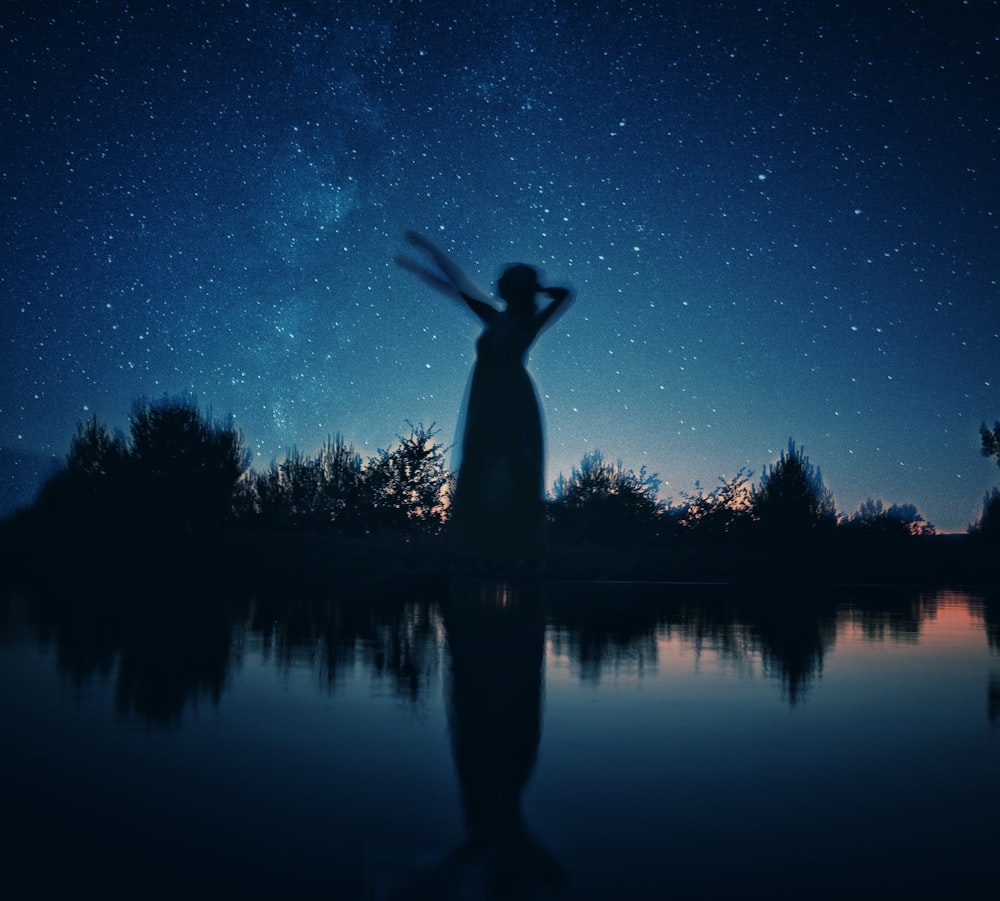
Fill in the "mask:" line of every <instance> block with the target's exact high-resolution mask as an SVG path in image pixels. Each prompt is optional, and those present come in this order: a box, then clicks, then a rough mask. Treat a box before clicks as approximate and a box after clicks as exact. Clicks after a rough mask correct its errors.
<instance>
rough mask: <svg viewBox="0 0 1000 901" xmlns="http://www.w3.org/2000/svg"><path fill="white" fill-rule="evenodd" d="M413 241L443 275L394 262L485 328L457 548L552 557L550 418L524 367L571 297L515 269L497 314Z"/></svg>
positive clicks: (455, 270)
mask: <svg viewBox="0 0 1000 901" xmlns="http://www.w3.org/2000/svg"><path fill="white" fill-rule="evenodd" d="M406 238H407V240H408V241H409V242H410V244H412V245H413V246H414V247H417V248H419V249H420V250H422V251H424V252H425V253H427V254H428V255H429V256H430V257H431V258H432V259H433V261H434V263H435V264H436V265H437V267H438V269H439V270H440V273H441V274H440V275H439V274H437V273H434V272H431V271H428V270H427V269H425V268H424V267H423V266H421V265H420V264H419V263H416V262H414V261H412V260H410V259H407V258H405V257H397V259H396V261H397V262H398V263H399V264H400V265H401V266H402V267H403V268H405V269H408V270H409V271H411V272H413V273H415V274H416V275H418V276H419V277H420V278H422V279H423V280H424V281H425V282H427V283H428V284H430V285H432V286H433V287H435V288H437V289H438V290H439V291H442V292H443V293H445V294H448V295H449V296H452V297H456V298H458V299H460V300H462V301H464V302H465V303H466V304H467V305H468V307H469V308H470V309H471V310H472V311H473V312H474V313H475V314H476V316H478V317H479V319H480V320H481V321H482V323H483V325H484V328H483V332H482V334H481V335H480V337H479V340H478V341H477V342H476V365H475V368H474V370H473V373H472V382H471V385H470V388H469V394H468V401H467V405H466V409H465V426H464V430H463V433H462V438H461V441H462V446H461V450H462V457H461V464H460V466H459V471H458V483H457V485H456V489H455V495H454V497H453V499H452V511H451V527H450V528H451V534H452V542H453V543H452V546H453V548H454V549H455V550H456V551H457V552H459V553H460V554H462V555H463V556H466V557H476V558H488V559H493V560H503V561H535V562H540V561H541V559H542V557H543V556H544V550H545V513H544V508H543V506H542V496H543V493H544V491H543V486H542V480H543V446H542V445H543V439H542V418H541V411H540V409H539V405H538V398H537V397H536V395H535V388H534V385H533V384H532V382H531V377H530V376H529V375H528V372H527V370H526V369H525V359H526V357H527V354H528V350H529V348H530V347H531V345H532V343H533V342H534V340H535V338H537V337H538V334H539V332H540V331H541V330H542V329H543V328H544V327H545V326H546V325H547V324H548V323H549V322H551V321H552V319H553V318H554V317H555V315H556V314H557V313H559V312H560V311H561V310H562V309H563V308H564V307H565V305H566V302H567V301H568V300H569V297H570V292H569V291H568V290H567V289H566V288H542V287H541V285H540V284H539V282H538V272H537V271H536V270H535V269H533V268H532V267H531V266H526V265H524V264H517V265H514V266H511V267H510V268H508V269H507V270H506V271H505V272H504V273H503V275H502V276H501V277H500V280H499V282H498V283H497V292H498V293H499V295H500V297H501V298H502V299H503V300H504V301H505V303H506V307H505V308H504V309H503V310H498V309H497V308H496V307H495V306H494V302H493V300H492V299H491V298H490V296H489V295H488V294H486V293H485V292H483V291H482V290H481V289H479V288H478V287H476V285H475V284H474V283H473V282H472V280H471V279H470V278H469V277H468V275H466V274H465V272H463V271H462V269H461V268H460V267H459V266H458V264H457V263H455V261H454V260H453V259H452V258H451V257H449V256H448V255H447V254H446V253H445V252H444V251H443V250H441V249H440V248H439V247H437V246H436V245H435V244H433V243H432V242H431V241H430V240H428V239H427V238H425V237H424V236H423V235H420V234H417V233H416V232H407V233H406ZM539 294H545V295H547V296H548V297H549V298H550V299H551V303H549V304H548V305H547V306H545V307H544V308H542V309H539V307H538V304H537V302H536V298H537V295H539Z"/></svg>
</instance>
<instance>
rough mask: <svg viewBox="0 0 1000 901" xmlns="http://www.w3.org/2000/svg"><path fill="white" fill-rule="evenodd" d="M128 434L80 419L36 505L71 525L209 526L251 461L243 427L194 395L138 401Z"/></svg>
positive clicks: (229, 502) (46, 517) (49, 518)
mask: <svg viewBox="0 0 1000 901" xmlns="http://www.w3.org/2000/svg"><path fill="white" fill-rule="evenodd" d="M129 426H130V429H129V437H128V438H127V439H126V437H125V436H124V435H122V434H120V433H116V434H115V435H111V434H110V433H109V432H108V430H107V428H106V427H105V426H104V425H103V423H99V422H98V421H97V419H96V417H95V418H92V419H90V420H89V421H87V422H81V423H78V424H77V428H76V434H75V435H74V436H73V439H72V441H71V442H70V449H69V453H68V454H67V456H66V467H65V469H64V470H62V471H61V472H59V473H58V474H56V475H55V476H54V477H53V478H52V479H51V480H49V482H48V483H47V484H46V485H45V486H44V487H43V489H42V491H41V493H40V495H39V498H38V501H37V503H36V504H35V506H34V510H35V513H36V514H37V515H40V516H41V517H42V519H43V521H46V522H63V523H65V524H68V525H73V526H78V527H80V526H85V525H87V524H103V525H109V524H136V525H154V526H182V527H191V526H211V525H216V524H218V523H220V522H221V521H222V520H223V519H225V518H226V517H228V516H229V515H230V514H231V512H232V506H233V497H234V490H235V487H236V484H237V481H238V480H239V478H240V477H241V476H242V474H243V473H244V472H245V471H246V469H247V467H248V465H249V454H248V452H247V451H246V449H245V448H244V443H243V435H242V434H241V433H240V432H238V431H237V430H236V429H234V428H232V427H231V426H228V427H224V426H220V425H216V424H215V423H213V422H212V420H211V418H210V416H202V414H201V413H200V412H199V410H198V405H197V401H196V400H195V399H194V398H193V397H190V396H182V397H178V398H170V397H164V398H162V399H161V400H158V401H151V402H148V401H144V400H140V401H137V402H136V403H135V404H134V405H133V407H132V413H131V415H130V417H129Z"/></svg>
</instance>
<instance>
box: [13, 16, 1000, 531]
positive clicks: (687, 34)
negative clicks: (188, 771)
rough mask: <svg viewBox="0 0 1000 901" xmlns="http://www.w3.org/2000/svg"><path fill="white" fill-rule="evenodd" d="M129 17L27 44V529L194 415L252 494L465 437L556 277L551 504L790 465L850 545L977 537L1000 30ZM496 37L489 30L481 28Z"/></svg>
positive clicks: (850, 23)
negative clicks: (292, 451) (500, 349)
mask: <svg viewBox="0 0 1000 901" xmlns="http://www.w3.org/2000/svg"><path fill="white" fill-rule="evenodd" d="M480 5H481V6H482V7H483V9H482V10H478V9H475V8H474V7H476V6H478V5H475V4H471V5H462V4H453V3H441V2H429V3H416V2H398V3H390V4H369V3H364V4H362V3H335V2H330V3H306V2H299V3H272V2H255V0H249V2H234V3H227V2H215V3H204V4H199V3H187V2H179V3H166V2H162V3H149V4H136V3H129V4H126V3H122V4H115V3H96V2H77V3H65V4H59V5H58V6H57V5H56V4H19V5H16V6H15V7H14V8H13V9H8V10H7V11H6V12H4V13H2V14H0V25H2V29H0V44H2V46H3V47H4V52H3V57H2V62H0V65H2V68H3V75H4V80H3V83H4V88H3V94H4V96H3V102H2V109H0V115H2V137H0V142H2V147H3V155H2V161H0V163H2V173H0V174H2V196H0V203H2V209H3V216H2V225H0V228H2V240H3V245H2V253H3V269H2V277H0V278H2V287H3V292H4V297H3V304H2V312H0V315H2V323H0V325H2V331H0V334H2V341H3V348H4V350H3V358H2V361H0V378H2V383H0V448H2V454H3V476H4V478H5V480H6V481H5V483H4V488H3V497H2V498H0V500H2V502H3V508H4V510H8V509H10V508H11V507H12V506H14V505H15V504H18V503H25V502H27V501H28V500H30V498H31V495H32V492H33V491H34V490H35V487H36V486H37V483H38V480H39V478H41V477H42V476H43V475H44V474H45V473H47V472H49V471H50V467H51V466H52V465H53V457H57V458H61V457H62V456H63V455H64V454H65V452H66V450H67V449H68V446H69V440H70V437H71V435H72V433H73V430H74V428H75V425H76V423H77V422H78V421H80V420H83V419H87V418H89V417H91V416H97V418H98V419H99V420H102V421H104V422H106V423H107V424H108V425H109V426H111V427H123V426H125V424H126V421H127V415H128V412H129V409H130V406H131V404H132V402H133V400H135V399H136V398H139V397H147V398H156V397H159V396H162V395H163V394H164V393H167V394H171V395H176V394H179V393H181V392H194V393H195V394H196V395H197V397H198V400H199V402H200V403H201V405H202V407H203V408H206V409H207V408H209V407H210V408H211V410H212V412H213V414H214V415H215V416H216V418H219V419H222V418H224V417H225V416H227V415H229V414H232V415H233V416H234V417H235V422H236V424H237V425H238V426H239V427H240V428H241V429H242V430H243V432H244V434H245V436H246V438H247V441H248V444H249V445H250V447H251V448H252V449H253V450H254V453H255V465H257V466H266V465H267V464H268V463H269V462H270V461H271V460H272V459H274V458H278V459H281V458H283V457H284V455H285V453H286V452H287V451H288V449H289V448H292V447H296V448H298V449H299V450H300V451H303V452H311V451H313V450H315V449H316V448H318V446H319V445H320V444H321V443H322V442H323V440H324V439H325V438H326V437H327V436H329V435H334V434H337V433H340V434H342V435H343V436H345V437H346V438H347V439H348V440H349V441H351V442H352V443H353V444H354V445H355V446H356V447H357V448H358V449H359V450H360V451H362V453H365V454H368V453H373V452H374V451H375V450H376V449H377V448H378V447H385V446H388V445H390V444H391V443H392V442H393V441H394V440H395V439H396V438H397V436H398V435H400V434H401V433H405V432H408V427H407V422H408V421H409V422H413V423H421V422H422V423H424V424H426V425H429V424H431V423H436V425H437V428H438V429H439V430H440V436H441V438H442V439H443V440H445V441H446V442H450V441H451V440H452V437H453V432H454V429H455V424H456V422H457V420H458V412H459V407H460V405H461V401H462V396H463V392H464V388H465V384H466V380H467V377H468V372H469V367H470V363H471V359H472V352H473V341H474V339H475V335H476V321H475V320H474V318H473V317H472V316H471V315H469V314H468V313H467V312H465V311H463V310H462V309H460V308H459V307H458V305H452V304H449V302H448V301H447V300H446V299H442V298H441V297H439V296H438V295H436V294H434V293H433V292H432V291H431V290H429V289H428V288H426V287H425V286H423V285H422V284H420V283H419V282H417V281H416V280H414V279H413V278H412V276H410V275H409V274H407V273H406V272H403V271H401V270H399V269H397V268H396V267H395V266H394V265H393V263H392V256H393V254H394V253H397V252H399V251H400V250H401V249H402V248H403V245H402V242H401V240H400V238H399V235H400V233H401V232H402V230H403V229H405V228H416V229H418V230H421V231H424V232H426V233H428V234H430V235H432V236H433V237H434V238H435V240H437V241H438V242H439V243H441V244H442V246H444V247H445V248H446V249H448V250H449V251H450V252H451V253H452V254H454V256H455V257H456V258H458V259H459V260H460V261H461V262H462V263H463V264H465V265H467V267H468V269H469V271H470V272H471V273H473V274H474V276H475V277H476V278H477V279H478V280H479V282H480V283H481V284H483V285H487V286H489V285H491V284H492V283H493V281H494V280H495V278H496V276H497V274H498V273H499V271H500V270H501V269H502V267H503V265H504V264H505V263H508V262H512V261H525V262H529V263H532V264H535V265H538V266H540V267H541V268H542V269H543V271H544V272H545V277H546V279H547V280H548V281H549V283H551V284H568V285H571V286H572V287H573V288H574V290H575V291H576V294H577V299H576V302H575V304H574V306H573V307H572V308H571V309H570V310H569V311H568V312H567V313H566V315H565V316H564V317H563V318H562V319H561V320H560V321H559V323H558V324H557V325H556V326H554V327H553V329H551V330H550V332H548V333H546V334H545V335H544V336H543V337H542V339H541V340H540V341H539V343H538V345H537V346H536V348H535V350H534V351H533V356H532V370H533V373H534V376H535V378H536V380H537V383H538V386H539V393H540V395H541V396H542V398H543V405H544V410H545V418H546V423H547V435H548V469H549V477H548V481H549V482H550V483H551V481H552V479H553V478H554V477H555V475H556V474H557V473H558V472H559V471H564V472H567V473H568V472H569V469H570V467H572V466H573V465H574V464H575V463H578V462H579V460H580V458H581V457H582V455H583V454H584V453H586V452H587V451H590V450H593V449H595V448H599V449H600V450H601V451H602V452H603V453H604V455H605V456H606V457H610V458H612V459H617V458H621V460H622V461H623V463H624V464H625V466H626V467H628V468H635V469H638V468H639V467H641V466H646V467H648V468H649V470H651V471H654V472H657V473H658V474H659V475H660V477H661V479H662V480H663V483H664V484H663V487H662V494H663V496H664V497H671V496H672V497H674V499H675V500H677V499H679V497H680V494H681V492H683V491H690V490H692V489H693V486H694V483H695V480H701V482H702V483H703V484H704V485H705V486H707V487H712V486H713V485H714V484H715V483H716V480H717V478H718V477H719V476H723V475H726V476H731V475H733V474H734V473H735V472H736V471H738V470H739V469H740V468H742V467H745V468H747V469H750V470H753V471H754V473H755V474H756V475H759V474H760V472H761V469H762V468H763V466H764V465H765V464H766V463H770V462H772V461H773V460H774V459H775V457H776V456H777V454H778V452H779V451H780V450H781V449H782V448H784V447H785V445H786V444H787V442H788V439H789V438H790V437H792V438H794V439H795V440H796V442H797V443H798V444H800V445H802V446H803V447H804V448H805V451H806V453H807V454H808V456H809V457H810V459H811V460H812V462H813V463H814V464H816V465H818V466H819V467H820V469H821V470H822V473H823V477H824V480H825V481H826V483H827V485H828V486H829V487H830V488H831V489H832V491H833V493H834V495H835V498H836V500H837V504H838V508H839V509H841V510H842V511H843V512H845V513H850V512H853V510H854V509H856V508H857V506H858V504H859V503H860V502H861V501H862V500H864V499H865V498H866V497H869V496H871V497H875V498H883V499H884V500H886V501H887V502H890V503H915V504H916V505H917V506H918V508H919V509H920V510H921V512H922V513H923V514H924V515H925V516H926V517H927V518H929V519H930V520H931V521H932V522H934V523H935V524H936V525H937V526H938V527H939V528H942V529H946V530H962V529H964V528H965V527H966V525H967V524H968V523H969V522H970V521H972V520H973V519H974V518H975V516H976V514H977V512H978V510H979V507H980V504H981V500H982V496H983V494H984V492H985V491H986V490H987V489H988V488H989V487H990V486H991V485H992V484H993V483H995V482H996V480H997V471H996V468H995V467H991V464H990V462H989V461H988V460H985V459H983V458H982V457H981V456H980V455H979V452H978V446H979V438H978V426H979V423H980V422H981V421H982V420H987V421H989V422H992V421H993V419H995V418H1000V396H998V391H997V385H998V382H1000V373H998V371H997V370H998V366H1000V337H998V334H1000V313H998V306H997V300H998V296H997V295H998V291H997V279H998V270H1000V266H998V260H1000V254H998V253H997V250H998V247H1000V242H998V240H997V239H998V211H997V199H998V178H997V143H998V141H997V113H996V110H997V102H996V101H997V96H998V95H997V89H996V87H997V77H998V76H997V73H998V72H1000V67H998V61H1000V53H998V49H1000V47H998V25H997V23H998V22H1000V8H998V5H997V3H995V2H976V0H968V2H934V3H931V2H910V3H900V2H882V3H877V4H876V3H872V2H869V0H865V2H856V3H855V2H843V3H827V4H798V3H777V2H761V3H758V4H753V3H741V2H731V3H705V2H699V3H636V4H631V5H630V4H619V3H610V2H608V3H604V2H588V3H586V4H584V3H580V4H567V3H561V2H553V3H537V4H523V3H516V2H510V3H487V4H480ZM466 6H467V7H468V8H465V7H466Z"/></svg>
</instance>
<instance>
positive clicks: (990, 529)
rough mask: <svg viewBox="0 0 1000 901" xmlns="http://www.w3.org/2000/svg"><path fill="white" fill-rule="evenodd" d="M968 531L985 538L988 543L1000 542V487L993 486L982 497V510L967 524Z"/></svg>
mask: <svg viewBox="0 0 1000 901" xmlns="http://www.w3.org/2000/svg"><path fill="white" fill-rule="evenodd" d="M969 533H970V534H972V535H978V536H979V537H980V538H985V539H988V540H989V541H990V543H991V544H992V543H995V542H1000V488H993V489H992V490H991V491H988V492H987V493H986V496H985V497H984V498H983V512H982V513H981V514H980V515H979V519H977V520H976V521H975V523H973V524H972V525H971V526H969Z"/></svg>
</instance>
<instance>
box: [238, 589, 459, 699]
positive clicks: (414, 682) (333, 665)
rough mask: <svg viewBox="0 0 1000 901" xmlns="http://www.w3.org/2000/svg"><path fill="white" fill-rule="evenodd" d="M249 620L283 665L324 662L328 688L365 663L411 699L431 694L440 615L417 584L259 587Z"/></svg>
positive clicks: (321, 670)
mask: <svg viewBox="0 0 1000 901" xmlns="http://www.w3.org/2000/svg"><path fill="white" fill-rule="evenodd" d="M249 628H250V631H251V634H253V635H255V636H258V637H259V638H260V639H261V643H262V649H263V652H264V655H265V658H266V659H273V660H274V662H275V664H276V665H277V666H278V667H279V668H280V669H283V670H287V669H289V668H290V667H291V666H292V665H293V664H295V663H305V664H307V665H313V666H315V667H316V668H317V671H318V672H319V674H320V676H321V679H322V681H323V684H324V685H325V687H326V688H327V690H330V689H333V688H334V686H335V685H336V684H337V682H338V681H339V679H340V677H341V674H342V673H343V671H344V670H345V669H347V668H349V667H353V666H355V665H357V664H358V663H362V664H364V665H365V666H366V667H367V668H368V669H369V670H370V671H371V672H372V673H373V674H375V675H377V676H380V677H383V678H387V679H389V680H390V681H391V682H392V684H393V688H394V690H395V693H396V694H397V695H398V696H400V697H402V698H406V699H408V700H410V701H418V700H420V699H421V698H423V697H426V692H427V688H428V682H429V679H430V677H431V675H432V674H433V673H435V672H436V671H437V668H438V657H439V645H440V616H439V614H438V612H437V608H436V606H435V605H434V604H433V603H432V602H431V601H430V600H429V599H428V598H426V597H424V596H422V594H421V593H420V591H419V590H417V589H416V588H415V587H414V586H407V585H399V584H393V583H386V584H384V585H379V584H377V583H376V584H371V583H366V582H357V583H350V582H347V583H339V584H337V585H336V586H334V588H333V589H332V590H327V591H320V590H318V589H317V588H315V587H305V586H298V587H297V586H295V585H285V586H283V587H281V588H277V589H275V588H271V589H263V590H258V591H257V592H256V593H255V595H254V603H253V606H252V610H251V616H250V623H249Z"/></svg>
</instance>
